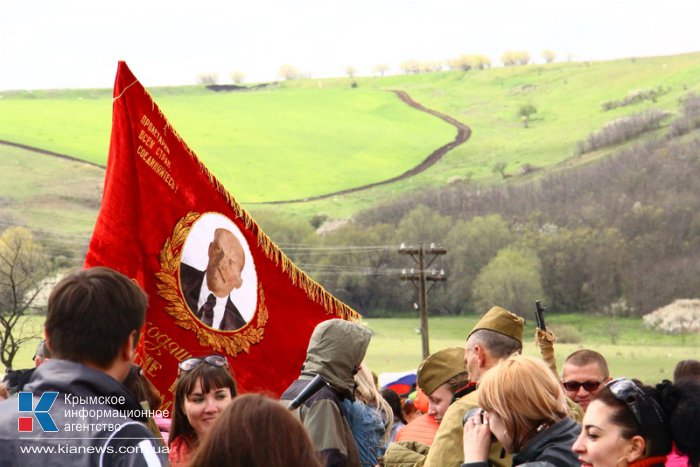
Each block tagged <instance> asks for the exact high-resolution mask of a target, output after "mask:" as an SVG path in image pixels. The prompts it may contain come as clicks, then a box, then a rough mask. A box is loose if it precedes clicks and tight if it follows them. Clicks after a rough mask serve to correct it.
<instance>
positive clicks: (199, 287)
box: [180, 213, 258, 331]
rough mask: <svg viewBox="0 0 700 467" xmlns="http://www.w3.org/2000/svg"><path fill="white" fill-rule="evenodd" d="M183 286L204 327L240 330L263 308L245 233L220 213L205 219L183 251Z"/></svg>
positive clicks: (210, 214)
mask: <svg viewBox="0 0 700 467" xmlns="http://www.w3.org/2000/svg"><path fill="white" fill-rule="evenodd" d="M182 251H183V252H182V260H181V263H180V287H181V291H182V295H183V297H184V298H185V301H186V302H187V305H188V307H189V308H190V310H191V311H192V313H193V314H194V316H195V317H196V318H197V319H198V320H199V321H200V322H201V323H202V324H204V325H206V326H208V327H210V328H213V329H217V330H221V331H235V330H237V329H240V328H242V327H243V326H245V325H246V323H248V322H249V321H250V320H251V319H252V318H253V315H254V314H255V311H256V308H257V286H258V284H257V275H256V272H255V265H254V263H253V257H252V255H251V253H250V248H249V246H248V243H247V241H246V239H245V237H244V236H243V234H242V233H241V231H240V229H239V228H238V227H237V226H236V225H235V224H234V223H233V222H232V221H231V220H230V219H229V218H227V217H225V216H223V215H221V214H218V213H207V214H204V215H203V216H201V217H200V218H199V219H198V220H197V221H196V222H195V224H194V225H193V226H192V229H191V230H190V233H189V235H188V236H187V240H186V241H185V245H184V247H183V250H182Z"/></svg>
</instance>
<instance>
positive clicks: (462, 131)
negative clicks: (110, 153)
mask: <svg viewBox="0 0 700 467" xmlns="http://www.w3.org/2000/svg"><path fill="white" fill-rule="evenodd" d="M391 92H393V93H394V94H396V95H397V96H398V97H399V99H401V100H402V101H403V102H405V103H406V104H408V105H410V106H411V107H413V108H414V109H416V110H420V111H421V112H425V113H428V114H430V115H433V116H434V117H437V118H439V119H442V120H444V121H445V122H447V123H449V124H450V125H452V126H454V127H455V128H457V135H456V136H455V139H454V140H452V141H451V142H449V143H447V144H445V145H443V146H440V147H439V148H437V149H436V150H435V151H433V152H432V153H430V155H428V157H426V158H425V159H424V160H423V162H421V163H420V164H418V165H417V166H415V167H413V168H411V169H409V170H407V171H406V172H404V173H402V174H401V175H397V176H396V177H392V178H388V179H386V180H381V181H379V182H374V183H370V184H367V185H361V186H357V187H354V188H348V189H346V190H340V191H334V192H332V193H326V194H324V195H318V196H309V197H308V198H299V199H290V200H285V201H262V202H246V203H245V204H289V203H304V202H307V201H316V200H319V199H326V198H331V197H333V196H339V195H346V194H349V193H357V192H358V191H363V190H368V189H370V188H374V187H377V186H381V185H388V184H389V183H394V182H398V181H399V180H405V179H407V178H409V177H412V176H414V175H417V174H419V173H421V172H423V171H424V170H427V169H428V168H429V167H430V166H432V165H433V164H435V163H436V162H437V161H439V160H440V159H441V158H442V156H444V155H445V154H447V152H448V151H451V150H453V149H454V148H456V147H457V146H459V145H460V144H462V143H464V142H466V141H467V140H468V139H469V136H470V135H471V130H470V129H469V127H468V126H466V125H465V124H463V123H462V122H460V121H458V120H456V119H454V118H452V117H450V116H449V115H445V114H443V113H440V112H438V111H437V110H433V109H429V108H427V107H424V106H423V105H421V104H419V103H418V102H416V101H414V100H413V99H412V98H411V96H409V95H408V93H407V92H406V91H400V90H392V91H391ZM0 144H4V145H6V146H13V147H16V148H20V149H26V150H27V151H33V152H37V153H40V154H46V155H49V156H54V157H60V158H63V159H68V160H71V161H75V162H82V163H84V164H88V165H92V166H94V167H100V168H102V169H104V168H105V166H103V165H100V164H95V163H94V162H87V161H84V160H82V159H78V158H76V157H72V156H69V155H66V154H60V153H57V152H53V151H48V150H46V149H40V148H35V147H32V146H27V145H25V144H19V143H13V142H11V141H4V140H0Z"/></svg>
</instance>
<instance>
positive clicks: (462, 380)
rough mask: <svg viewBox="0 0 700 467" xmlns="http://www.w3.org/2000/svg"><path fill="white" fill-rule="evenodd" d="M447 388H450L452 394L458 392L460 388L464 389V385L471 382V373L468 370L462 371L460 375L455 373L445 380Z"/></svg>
mask: <svg viewBox="0 0 700 467" xmlns="http://www.w3.org/2000/svg"><path fill="white" fill-rule="evenodd" d="M445 384H446V385H447V389H449V390H450V392H451V393H452V394H454V393H456V392H457V391H459V390H460V389H464V386H466V385H467V384H469V374H468V373H467V372H466V371H463V372H461V373H460V374H458V375H454V376H453V377H452V378H450V379H448V380H447V381H445Z"/></svg>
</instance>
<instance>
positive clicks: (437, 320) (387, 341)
mask: <svg viewBox="0 0 700 467" xmlns="http://www.w3.org/2000/svg"><path fill="white" fill-rule="evenodd" d="M31 320H32V325H33V326H34V327H35V328H36V329H37V336H38V335H40V334H39V332H40V329H41V324H42V323H43V318H40V317H33V318H31ZM477 320H478V318H477V317H476V316H456V317H431V318H430V323H429V336H430V350H431V352H435V351H437V350H440V349H443V348H446V347H463V346H464V342H465V339H466V336H467V333H468V332H469V330H470V329H471V328H472V327H473V326H474V324H475V323H476V322H477ZM548 322H549V324H550V325H551V326H552V327H553V328H554V329H555V332H556V329H557V327H559V328H561V326H569V327H572V328H575V329H577V330H578V331H579V332H580V333H581V335H582V340H581V342H580V343H577V344H556V346H555V354H556V357H557V363H558V368H559V369H560V370H561V365H562V361H563V359H564V358H565V357H566V356H567V355H568V354H570V353H571V352H573V351H574V350H577V349H580V348H592V349H594V350H597V351H599V352H601V353H602V354H603V355H605V357H606V358H607V360H608V363H609V366H610V371H611V373H612V374H613V375H615V376H628V377H634V378H638V379H640V380H642V381H645V382H647V383H655V382H658V381H660V380H662V379H664V378H668V379H672V378H673V368H674V367H675V365H676V363H677V362H678V361H679V360H683V359H688V358H694V359H700V335H698V334H694V335H687V336H673V335H667V334H661V333H657V332H654V331H650V330H647V329H646V328H644V325H643V324H642V321H641V320H640V319H627V318H625V319H622V318H620V319H611V318H599V317H585V316H581V315H563V316H551V317H548ZM365 324H366V325H367V326H368V327H369V328H370V329H372V331H373V332H374V336H373V337H372V342H371V343H370V346H369V350H368V353H367V357H366V361H367V364H368V365H369V367H370V368H371V369H372V370H373V371H375V372H377V373H382V372H394V371H409V370H414V369H415V368H416V367H417V366H418V364H419V363H420V361H421V339H420V335H419V334H418V333H417V332H416V329H417V328H418V327H419V326H420V324H419V320H418V318H417V317H416V318H415V319H411V318H382V319H369V320H366V321H365ZM611 331H614V332H611ZM613 334H615V339H616V343H615V344H613V343H611V340H612V336H613ZM533 336H534V327H533V325H532V323H527V326H526V329H525V339H524V340H525V343H524V353H525V354H526V355H532V356H539V351H538V349H537V347H536V346H535V344H534V338H533ZM37 339H38V338H37ZM36 342H37V341H32V342H31V343H28V344H26V345H25V346H24V347H23V348H22V349H21V351H20V353H19V354H18V356H17V358H16V360H15V368H28V367H31V366H32V365H33V363H32V356H33V355H34V350H35V348H36ZM3 370H4V368H3V367H2V365H0V371H3Z"/></svg>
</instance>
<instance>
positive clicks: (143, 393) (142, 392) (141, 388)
mask: <svg viewBox="0 0 700 467" xmlns="http://www.w3.org/2000/svg"><path fill="white" fill-rule="evenodd" d="M122 384H123V385H124V387H125V388H127V389H128V390H129V391H130V392H131V394H133V395H134V398H135V399H136V400H137V401H138V402H144V401H146V402H148V408H149V409H150V410H158V409H160V404H161V399H160V391H158V389H156V387H155V386H154V385H153V383H151V382H150V381H149V380H148V378H146V376H145V375H144V374H143V370H142V369H141V367H140V366H138V365H135V364H132V365H131V368H130V369H129V374H127V375H126V379H124V382H123V383H122Z"/></svg>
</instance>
